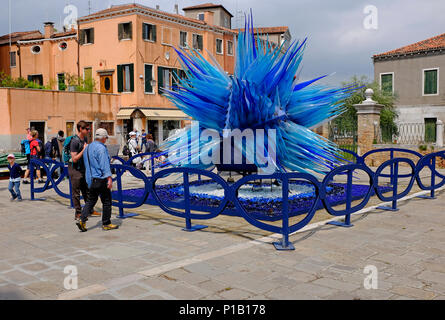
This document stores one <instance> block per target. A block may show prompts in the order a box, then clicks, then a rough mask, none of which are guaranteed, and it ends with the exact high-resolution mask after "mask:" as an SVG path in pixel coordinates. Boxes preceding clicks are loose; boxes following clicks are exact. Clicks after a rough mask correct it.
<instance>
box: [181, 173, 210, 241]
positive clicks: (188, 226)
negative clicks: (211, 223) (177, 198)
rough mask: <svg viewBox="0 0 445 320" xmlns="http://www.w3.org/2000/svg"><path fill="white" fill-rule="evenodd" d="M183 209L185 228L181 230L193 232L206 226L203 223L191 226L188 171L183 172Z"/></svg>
mask: <svg viewBox="0 0 445 320" xmlns="http://www.w3.org/2000/svg"><path fill="white" fill-rule="evenodd" d="M183 177H184V184H183V186H184V210H185V228H183V229H182V230H183V231H188V232H193V231H197V230H201V229H204V228H207V226H203V225H195V226H192V218H191V210H190V207H191V203H190V184H189V174H188V172H184V174H183Z"/></svg>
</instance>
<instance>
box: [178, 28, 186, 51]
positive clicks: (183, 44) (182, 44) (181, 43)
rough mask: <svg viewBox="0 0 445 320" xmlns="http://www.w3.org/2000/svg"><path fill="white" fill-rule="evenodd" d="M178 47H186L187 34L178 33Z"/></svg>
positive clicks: (183, 32)
mask: <svg viewBox="0 0 445 320" xmlns="http://www.w3.org/2000/svg"><path fill="white" fill-rule="evenodd" d="M179 46H180V47H181V48H186V47H187V32H185V31H180V32H179Z"/></svg>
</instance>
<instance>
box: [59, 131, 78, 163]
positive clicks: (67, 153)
mask: <svg viewBox="0 0 445 320" xmlns="http://www.w3.org/2000/svg"><path fill="white" fill-rule="evenodd" d="M74 137H77V136H69V137H67V138H66V139H65V141H64V142H63V154H62V160H63V162H64V163H69V162H71V140H72V139H73V138H74Z"/></svg>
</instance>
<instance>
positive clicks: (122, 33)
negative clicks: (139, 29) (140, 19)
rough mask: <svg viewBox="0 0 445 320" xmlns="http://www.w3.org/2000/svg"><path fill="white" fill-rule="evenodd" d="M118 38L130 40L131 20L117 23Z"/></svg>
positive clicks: (131, 33)
mask: <svg viewBox="0 0 445 320" xmlns="http://www.w3.org/2000/svg"><path fill="white" fill-rule="evenodd" d="M117 29H118V38H119V41H120V40H131V39H132V38H133V25H132V23H131V22H126V23H119V24H118V28H117Z"/></svg>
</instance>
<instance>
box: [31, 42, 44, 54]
mask: <svg viewBox="0 0 445 320" xmlns="http://www.w3.org/2000/svg"><path fill="white" fill-rule="evenodd" d="M35 47H39V48H40V51H39V52H34V50H33V49H34V48H35ZM41 52H42V46H41V45H38V44H36V45H34V46H32V47H31V53H32V54H36V55H37V54H40V53H41Z"/></svg>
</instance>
